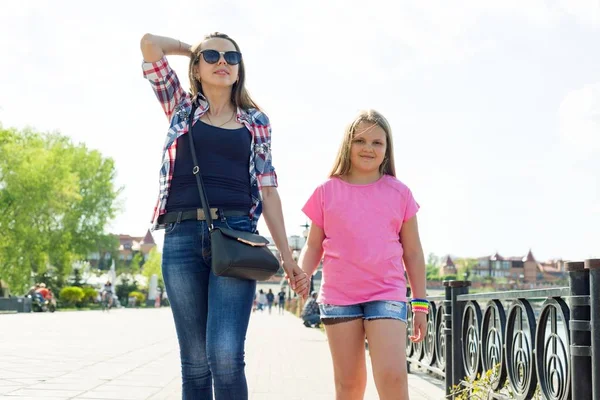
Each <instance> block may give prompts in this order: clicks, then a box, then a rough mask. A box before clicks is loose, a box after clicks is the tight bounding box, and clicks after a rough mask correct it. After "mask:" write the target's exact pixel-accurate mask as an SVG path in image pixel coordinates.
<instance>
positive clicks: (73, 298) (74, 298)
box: [58, 286, 85, 306]
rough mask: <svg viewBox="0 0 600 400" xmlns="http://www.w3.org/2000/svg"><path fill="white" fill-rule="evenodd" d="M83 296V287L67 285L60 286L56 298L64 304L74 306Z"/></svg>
mask: <svg viewBox="0 0 600 400" xmlns="http://www.w3.org/2000/svg"><path fill="white" fill-rule="evenodd" d="M84 296H85V294H84V292H83V289H81V288H80V287H76V286H67V287H64V288H62V290H61V291H60V293H59V295H58V298H59V299H60V301H62V302H63V303H64V304H65V305H69V306H74V305H75V304H77V303H79V302H80V301H81V300H83V298H84Z"/></svg>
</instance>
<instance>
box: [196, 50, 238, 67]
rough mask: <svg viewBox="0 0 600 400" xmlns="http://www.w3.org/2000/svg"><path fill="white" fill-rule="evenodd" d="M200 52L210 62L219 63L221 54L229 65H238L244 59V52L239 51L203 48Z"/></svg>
mask: <svg viewBox="0 0 600 400" xmlns="http://www.w3.org/2000/svg"><path fill="white" fill-rule="evenodd" d="M200 54H202V57H203V58H204V61H206V62H207V63H209V64H216V63H218V62H219V59H220V58H221V56H223V58H224V59H225V62H226V63H227V64H229V65H238V64H239V63H240V61H242V53H240V52H239V51H216V50H202V51H201V52H200Z"/></svg>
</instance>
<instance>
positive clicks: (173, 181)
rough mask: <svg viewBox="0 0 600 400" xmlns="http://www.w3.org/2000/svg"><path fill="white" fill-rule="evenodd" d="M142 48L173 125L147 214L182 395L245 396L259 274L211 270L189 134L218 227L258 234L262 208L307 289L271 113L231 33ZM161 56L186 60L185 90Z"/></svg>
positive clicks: (295, 279)
mask: <svg viewBox="0 0 600 400" xmlns="http://www.w3.org/2000/svg"><path fill="white" fill-rule="evenodd" d="M141 49H142V54H143V56H144V61H145V62H144V64H143V70H144V77H145V78H146V79H148V81H149V82H150V84H151V86H152V89H153V90H154V93H155V95H156V97H157V98H158V100H159V102H160V104H161V106H162V108H163V111H164V112H165V114H166V116H167V119H168V120H169V124H170V125H169V130H168V133H167V137H166V141H165V145H164V147H163V158H162V163H161V170H160V194H159V198H158V204H157V207H156V209H155V211H154V217H153V220H152V222H153V229H161V228H164V229H165V240H164V248H163V260H162V269H163V276H164V280H165V285H166V288H167V292H168V294H169V300H170V302H171V309H172V311H173V317H174V320H175V327H176V330H177V337H178V339H179V347H180V356H181V375H182V380H183V390H182V394H183V398H184V399H194V400H206V399H212V398H213V383H214V394H215V397H216V399H219V400H226V399H236V400H238V399H240V400H244V399H247V398H248V387H247V384H246V377H245V373H244V365H245V363H244V340H245V336H246V331H247V329H248V322H249V318H250V313H251V310H252V302H253V298H254V293H255V290H256V282H255V281H250V280H242V279H235V278H229V277H222V276H216V275H214V274H213V273H212V271H211V268H210V265H211V254H210V237H209V234H208V226H207V224H206V220H205V216H204V212H203V210H202V203H201V201H200V195H199V193H198V187H197V184H196V181H195V177H194V175H193V173H192V169H193V163H192V155H191V149H190V140H189V136H188V135H190V134H191V135H193V139H194V144H195V148H196V153H197V154H198V162H199V164H200V165H199V166H200V170H201V171H202V172H201V173H202V178H203V180H204V185H205V190H206V194H207V197H208V203H209V205H210V206H211V207H214V208H211V210H210V212H211V214H213V218H214V223H215V225H216V226H223V227H231V228H233V229H237V230H246V231H249V232H255V231H256V225H257V222H258V219H259V218H260V215H261V212H262V211H264V215H265V220H266V223H267V226H268V228H269V231H270V233H271V236H272V237H273V240H274V241H275V245H276V246H277V248H278V249H279V252H280V253H281V255H282V258H283V268H284V270H285V272H286V274H287V276H288V279H289V280H290V284H291V286H292V288H293V289H295V290H297V291H298V293H299V294H301V295H305V293H306V292H308V280H307V279H306V274H304V273H303V272H302V270H301V269H300V268H299V267H298V265H297V264H296V263H295V262H294V260H293V258H292V254H291V251H290V250H289V246H288V243H287V236H286V233H285V227H284V221H283V214H282V210H281V201H280V199H279V195H278V194H277V189H276V187H277V176H276V174H275V170H274V168H273V166H272V164H271V127H270V125H269V119H268V118H267V116H266V115H265V114H264V113H263V112H262V111H260V109H259V108H258V107H257V106H256V104H255V103H254V101H253V100H252V99H251V98H250V95H249V94H248V92H247V90H246V87H245V79H246V75H245V69H244V61H243V58H242V54H241V53H240V49H239V47H238V45H237V43H236V42H234V41H233V39H231V38H230V37H229V36H227V35H224V34H221V33H214V34H211V35H208V36H206V37H205V38H204V40H203V41H202V42H200V43H199V44H197V45H195V46H190V45H189V44H186V43H184V42H181V41H179V40H177V39H172V38H167V37H161V36H156V35H151V34H146V35H144V37H143V38H142V40H141ZM168 55H182V56H188V57H189V58H190V62H189V70H188V76H189V81H190V84H191V90H190V93H187V92H185V91H184V90H183V88H182V86H181V84H180V82H179V79H178V77H177V75H176V73H175V71H174V70H173V69H171V67H170V66H169V63H168V62H167V59H166V56H168ZM192 104H193V105H194V109H195V112H194V116H193V122H192V126H188V125H189V124H188V116H189V115H190V113H191V111H192Z"/></svg>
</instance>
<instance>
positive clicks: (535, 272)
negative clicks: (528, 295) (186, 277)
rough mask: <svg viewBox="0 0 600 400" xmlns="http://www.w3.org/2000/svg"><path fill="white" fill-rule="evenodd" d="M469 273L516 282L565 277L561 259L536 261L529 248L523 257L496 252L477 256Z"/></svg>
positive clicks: (553, 279)
mask: <svg viewBox="0 0 600 400" xmlns="http://www.w3.org/2000/svg"><path fill="white" fill-rule="evenodd" d="M471 273H472V275H474V276H478V277H482V278H487V277H491V278H505V279H506V280H508V281H509V282H517V283H538V282H555V281H557V280H560V279H564V278H565V277H566V273H565V267H564V262H563V261H562V260H551V261H547V262H538V261H537V260H536V259H535V257H534V256H533V253H532V252H531V250H529V252H528V253H527V255H526V256H524V257H523V256H521V257H503V256H501V255H500V254H498V253H497V252H496V253H495V254H494V255H491V256H485V257H479V258H477V265H475V266H474V267H473V270H472V271H471Z"/></svg>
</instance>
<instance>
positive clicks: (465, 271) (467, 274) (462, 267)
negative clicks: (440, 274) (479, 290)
mask: <svg viewBox="0 0 600 400" xmlns="http://www.w3.org/2000/svg"><path fill="white" fill-rule="evenodd" d="M477 263H478V261H477V259H475V258H459V259H458V260H456V261H455V262H454V264H455V265H456V275H457V277H458V279H460V280H463V279H466V280H469V279H470V278H471V276H472V272H473V268H474V267H475V266H476V265H477Z"/></svg>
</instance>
